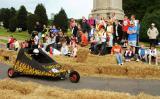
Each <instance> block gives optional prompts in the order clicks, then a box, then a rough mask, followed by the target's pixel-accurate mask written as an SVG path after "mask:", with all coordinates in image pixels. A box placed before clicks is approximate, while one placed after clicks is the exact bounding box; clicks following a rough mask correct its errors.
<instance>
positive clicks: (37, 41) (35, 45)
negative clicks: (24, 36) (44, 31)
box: [34, 33, 39, 48]
mask: <svg viewBox="0 0 160 99" xmlns="http://www.w3.org/2000/svg"><path fill="white" fill-rule="evenodd" d="M38 44H39V37H38V33H35V37H34V48H38Z"/></svg>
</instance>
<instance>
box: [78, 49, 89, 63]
mask: <svg viewBox="0 0 160 99" xmlns="http://www.w3.org/2000/svg"><path fill="white" fill-rule="evenodd" d="M88 54H89V51H88V50H86V49H79V50H78V52H77V59H76V62H82V63H83V62H85V61H86V60H87V58H88Z"/></svg>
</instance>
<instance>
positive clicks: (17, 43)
mask: <svg viewBox="0 0 160 99" xmlns="http://www.w3.org/2000/svg"><path fill="white" fill-rule="evenodd" d="M14 48H15V51H18V49H19V48H20V45H19V42H18V41H17V39H14Z"/></svg>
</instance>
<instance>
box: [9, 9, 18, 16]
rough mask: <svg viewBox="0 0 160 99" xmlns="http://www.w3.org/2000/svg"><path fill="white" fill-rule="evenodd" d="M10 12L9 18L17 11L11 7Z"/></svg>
mask: <svg viewBox="0 0 160 99" xmlns="http://www.w3.org/2000/svg"><path fill="white" fill-rule="evenodd" d="M10 13H11V18H12V17H14V16H16V13H17V11H16V9H15V8H13V7H11V8H10Z"/></svg>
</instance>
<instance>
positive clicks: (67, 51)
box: [61, 43, 69, 56]
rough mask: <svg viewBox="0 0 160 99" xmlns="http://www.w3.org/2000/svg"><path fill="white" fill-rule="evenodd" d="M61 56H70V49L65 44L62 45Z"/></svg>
mask: <svg viewBox="0 0 160 99" xmlns="http://www.w3.org/2000/svg"><path fill="white" fill-rule="evenodd" d="M61 54H62V55H64V56H67V55H68V54H69V48H68V46H67V45H66V43H63V44H62V47H61Z"/></svg>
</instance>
